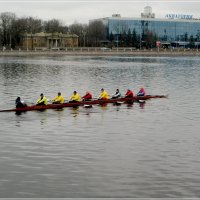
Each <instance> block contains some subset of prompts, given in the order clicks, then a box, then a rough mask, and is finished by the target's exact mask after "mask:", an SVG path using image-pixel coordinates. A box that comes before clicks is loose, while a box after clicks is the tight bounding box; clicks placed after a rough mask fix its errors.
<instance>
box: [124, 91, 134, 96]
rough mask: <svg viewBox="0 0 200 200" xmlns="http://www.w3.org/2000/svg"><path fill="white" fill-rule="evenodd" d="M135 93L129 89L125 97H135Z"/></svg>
mask: <svg viewBox="0 0 200 200" xmlns="http://www.w3.org/2000/svg"><path fill="white" fill-rule="evenodd" d="M133 96H134V93H133V91H132V90H130V89H128V90H127V92H126V94H125V98H133Z"/></svg>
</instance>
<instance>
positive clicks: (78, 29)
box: [0, 12, 106, 49]
mask: <svg viewBox="0 0 200 200" xmlns="http://www.w3.org/2000/svg"><path fill="white" fill-rule="evenodd" d="M39 32H46V33H53V32H59V33H63V34H66V33H69V34H76V35H78V37H79V46H80V47H84V46H88V47H95V46H100V44H101V41H102V40H105V39H106V28H105V26H104V25H103V23H102V22H101V21H94V22H92V23H89V25H88V24H81V23H77V22H75V23H73V24H71V25H69V26H66V25H64V24H63V23H62V22H61V21H60V20H58V19H51V20H47V21H44V20H42V19H38V18H33V17H21V18H19V17H17V16H16V14H15V13H11V12H4V13H0V47H2V46H5V47H6V48H13V49H14V48H16V47H17V46H18V45H19V43H20V37H21V35H23V34H26V33H27V34H35V33H39Z"/></svg>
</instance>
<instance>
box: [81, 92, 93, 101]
mask: <svg viewBox="0 0 200 200" xmlns="http://www.w3.org/2000/svg"><path fill="white" fill-rule="evenodd" d="M82 100H83V101H90V100H92V94H91V93H90V92H86V94H85V95H84V96H83V97H82Z"/></svg>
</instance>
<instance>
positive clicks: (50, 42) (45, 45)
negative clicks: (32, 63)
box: [20, 32, 78, 50]
mask: <svg viewBox="0 0 200 200" xmlns="http://www.w3.org/2000/svg"><path fill="white" fill-rule="evenodd" d="M77 46H78V36H77V35H75V34H73V35H71V34H62V33H44V32H41V33H36V34H24V35H22V36H21V38H20V48H21V49H26V50H36V49H49V50H51V49H64V48H67V47H77Z"/></svg>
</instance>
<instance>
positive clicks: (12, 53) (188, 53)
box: [0, 50, 200, 57]
mask: <svg viewBox="0 0 200 200" xmlns="http://www.w3.org/2000/svg"><path fill="white" fill-rule="evenodd" d="M67 55H69V56H156V57H171V56H200V51H198V50H187V51H184V50H181V51H177V50H173V51H170V50H167V51H164V50H162V51H155V50H154V51H152V50H134V51H112V50H111V51H81V50H75V51H39V50H38V51H14V50H13V51H0V56H1V57H2V56H19V57H23V56H67Z"/></svg>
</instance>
